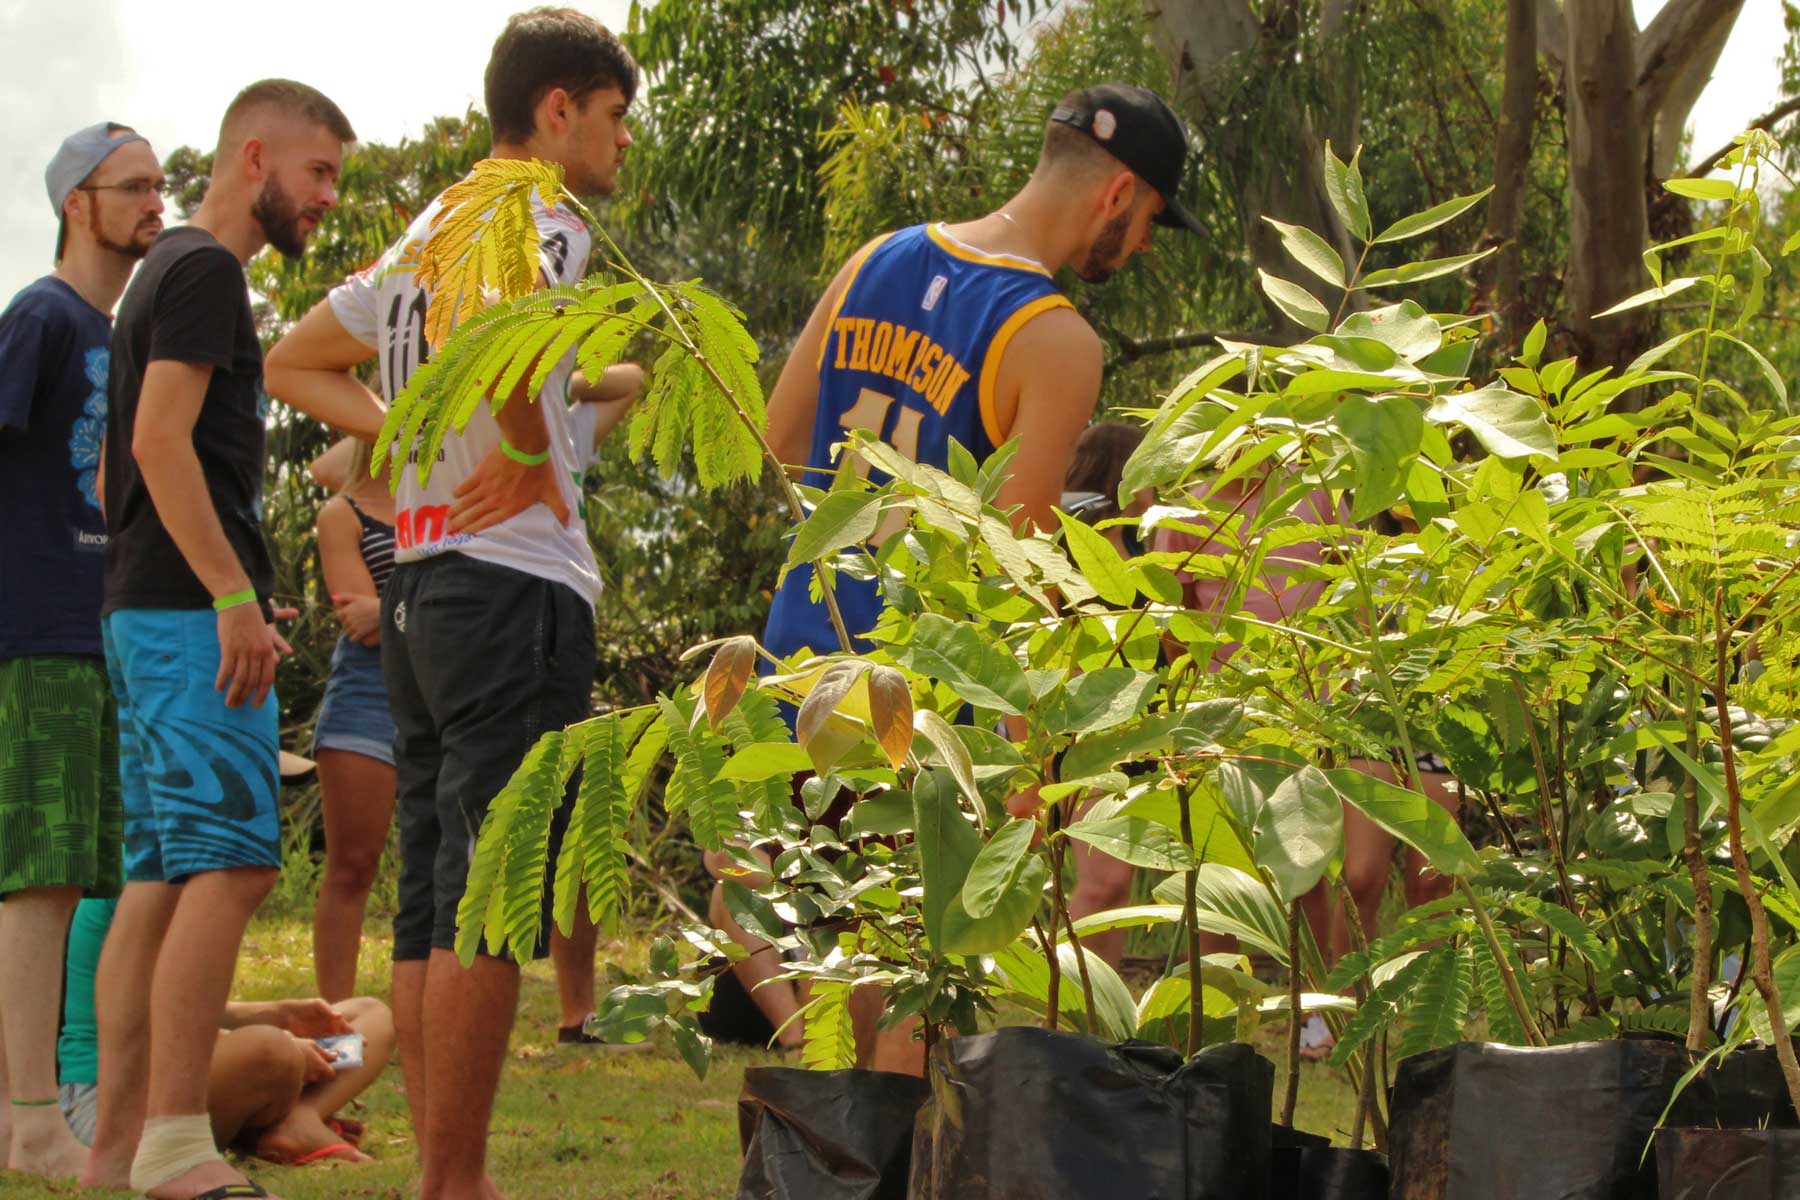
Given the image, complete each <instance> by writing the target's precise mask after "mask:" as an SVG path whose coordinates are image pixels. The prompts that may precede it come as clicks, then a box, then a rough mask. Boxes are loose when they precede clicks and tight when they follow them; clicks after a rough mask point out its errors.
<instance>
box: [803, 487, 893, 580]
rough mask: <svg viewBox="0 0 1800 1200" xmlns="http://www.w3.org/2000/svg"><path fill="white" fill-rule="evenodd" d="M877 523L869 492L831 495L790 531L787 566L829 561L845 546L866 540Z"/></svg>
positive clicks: (874, 502)
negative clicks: (792, 533) (791, 538)
mask: <svg viewBox="0 0 1800 1200" xmlns="http://www.w3.org/2000/svg"><path fill="white" fill-rule="evenodd" d="M880 520H881V501H880V498H879V497H878V496H876V495H875V494H874V493H873V492H848V491H846V492H831V493H829V494H828V495H827V496H826V497H825V499H823V500H821V501H820V502H819V507H818V508H816V509H814V510H813V511H812V513H811V514H810V515H809V516H808V517H807V518H806V520H804V521H802V522H800V524H799V525H798V526H796V527H795V529H794V540H793V542H792V543H791V544H790V545H789V546H788V555H787V567H786V568H784V569H788V568H792V567H794V566H797V565H798V564H800V563H804V562H816V561H818V560H819V559H821V558H829V557H830V556H832V555H834V554H836V553H837V552H838V551H839V550H842V549H843V548H844V547H846V546H854V545H857V544H859V543H862V542H866V541H868V540H869V538H870V537H871V536H873V535H874V533H875V526H876V525H877V524H878V523H879V522H880Z"/></svg>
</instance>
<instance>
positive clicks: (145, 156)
mask: <svg viewBox="0 0 1800 1200" xmlns="http://www.w3.org/2000/svg"><path fill="white" fill-rule="evenodd" d="M44 181H45V184H46V185H47V186H48V188H49V192H50V206H51V209H52V210H53V211H54V212H55V213H56V215H57V218H58V220H59V221H60V227H59V229H58V231H57V237H56V260H55V261H56V269H55V270H54V271H52V272H51V273H50V274H48V275H46V276H44V277H43V278H42V279H39V280H37V281H36V282H35V283H32V284H29V285H28V286H26V287H25V288H24V289H23V290H22V291H20V292H19V294H18V295H17V296H15V297H13V300H12V303H11V304H10V305H8V306H7V308H6V311H5V313H4V314H3V315H0V513H4V519H3V520H0V963H4V964H5V969H4V970H0V1048H3V1049H4V1051H5V1055H4V1060H3V1062H0V1090H4V1091H5V1093H6V1098H7V1101H8V1103H7V1104H6V1105H5V1106H4V1109H3V1111H0V1132H3V1133H5V1134H6V1135H7V1136H6V1139H5V1141H3V1142H0V1145H4V1146H5V1147H6V1148H7V1151H8V1154H7V1158H6V1161H5V1165H6V1166H7V1167H9V1168H11V1169H12V1170H15V1171H26V1172H31V1173H33V1174H39V1175H48V1176H63V1177H69V1176H74V1175H76V1174H77V1173H78V1172H79V1171H80V1170H81V1167H82V1165H83V1163H84V1162H85V1161H86V1158H87V1152H86V1150H85V1149H84V1148H83V1147H82V1145H81V1143H79V1142H78V1141H76V1140H75V1138H74V1136H73V1135H72V1134H71V1133H70V1131H69V1127H68V1124H67V1123H66V1122H65V1121H64V1119H63V1114H62V1110H61V1108H59V1107H58V1105H57V1091H56V1027H57V993H58V988H57V986H56V984H55V982H54V981H55V980H59V979H61V978H62V969H63V968H62V959H63V939H64V937H65V935H66V933H67V931H68V927H69V917H70V914H71V913H73V912H74V909H75V904H76V902H77V901H78V900H80V899H81V897H82V895H83V894H86V895H89V896H97V897H104V896H116V895H118V894H119V888H120V883H121V880H120V872H121V863H122V859H121V821H122V817H121V809H120V800H119V779H118V765H117V755H118V728H117V721H116V713H115V707H114V703H113V696H112V692H111V690H110V689H109V688H108V686H107V678H106V661H105V658H104V656H103V653H102V648H101V639H100V598H101V571H102V567H103V565H104V562H105V558H106V524H105V521H104V520H103V519H102V517H101V512H100V500H99V496H98V495H97V494H96V491H95V483H96V477H97V473H98V469H99V465H100V442H101V435H102V434H103V433H104V432H105V428H106V375H107V361H108V343H109V342H110V340H111V337H112V310H113V305H114V303H115V302H116V301H117V300H118V298H119V295H120V293H121V292H123V291H124V290H125V282H126V280H128V279H129V278H130V277H131V270H132V268H133V267H134V266H135V265H136V264H137V261H138V260H139V259H140V258H142V257H144V254H145V253H146V252H147V251H148V250H149V249H150V243H151V242H153V241H155V240H156V235H157V234H158V233H160V232H161V231H162V209H163V199H162V192H163V172H162V167H161V166H160V165H159V164H158V163H157V160H156V154H155V153H154V152H153V151H152V150H151V149H150V144H149V143H148V142H146V141H145V140H144V139H143V138H142V137H140V136H139V135H138V134H137V133H136V132H134V131H133V130H132V129H130V128H129V127H128V126H125V125H119V124H115V123H113V122H103V123H101V124H98V125H91V126H89V127H88V128H86V129H83V130H81V131H79V132H77V133H73V134H70V135H69V137H68V138H66V139H65V140H64V141H63V143H62V146H61V147H60V148H59V149H58V150H57V152H56V155H55V157H53V158H52V159H51V160H50V166H49V169H48V170H47V171H45V173H44ZM47 981H48V982H49V986H46V982H47Z"/></svg>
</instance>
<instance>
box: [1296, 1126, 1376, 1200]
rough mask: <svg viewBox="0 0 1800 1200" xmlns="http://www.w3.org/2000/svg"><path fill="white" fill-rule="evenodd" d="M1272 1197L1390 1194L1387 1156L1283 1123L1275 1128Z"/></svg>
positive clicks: (1369, 1198) (1363, 1199)
mask: <svg viewBox="0 0 1800 1200" xmlns="http://www.w3.org/2000/svg"><path fill="white" fill-rule="evenodd" d="M1270 1137H1271V1142H1270V1147H1269V1200H1387V1194H1388V1165H1387V1156H1386V1155H1385V1154H1378V1153H1376V1152H1375V1151H1373V1150H1350V1149H1333V1148H1332V1145H1331V1139H1330V1138H1325V1137H1320V1136H1319V1135H1318V1134H1316V1133H1302V1132H1300V1131H1299V1130H1297V1129H1287V1128H1284V1127H1282V1126H1280V1125H1277V1126H1275V1127H1274V1129H1273V1130H1271V1131H1270Z"/></svg>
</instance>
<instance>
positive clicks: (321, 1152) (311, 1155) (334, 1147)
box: [264, 1142, 356, 1195]
mask: <svg viewBox="0 0 1800 1200" xmlns="http://www.w3.org/2000/svg"><path fill="white" fill-rule="evenodd" d="M355 1149H356V1147H355V1146H352V1145H351V1144H350V1143H349V1142H333V1143H332V1144H331V1145H329V1146H320V1147H319V1148H318V1149H317V1150H308V1151H307V1152H306V1153H305V1154H302V1155H301V1156H300V1157H299V1158H296V1159H294V1161H292V1162H290V1163H288V1164H286V1165H287V1166H290V1167H304V1166H305V1165H306V1164H307V1163H315V1162H319V1161H320V1160H321V1159H327V1158H331V1157H332V1156H334V1155H335V1154H337V1152H338V1151H339V1150H350V1151H354V1150H355ZM345 1161H346V1162H347V1161H349V1160H348V1159H346V1160H345ZM267 1194H268V1193H266V1192H265V1193H264V1195H267Z"/></svg>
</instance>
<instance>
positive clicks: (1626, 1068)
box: [1388, 1040, 1712, 1200]
mask: <svg viewBox="0 0 1800 1200" xmlns="http://www.w3.org/2000/svg"><path fill="white" fill-rule="evenodd" d="M1687 1069H1688V1062H1687V1056H1686V1052H1685V1051H1684V1050H1683V1048H1682V1047H1681V1046H1680V1045H1679V1044H1678V1043H1674V1042H1664V1041H1627V1040H1620V1041H1608V1042H1584V1043H1581V1044H1578V1045H1572V1046H1553V1047H1550V1048H1548V1049H1527V1048H1524V1047H1519V1046H1500V1045H1493V1044H1483V1043H1473V1042H1464V1043H1461V1044H1459V1045H1455V1046H1445V1047H1443V1048H1442V1049H1438V1050H1432V1051H1428V1052H1427V1053H1425V1054H1419V1055H1415V1056H1413V1057H1412V1058H1408V1059H1406V1060H1405V1061H1404V1062H1402V1063H1401V1064H1400V1067H1399V1070H1398V1072H1397V1073H1396V1076H1395V1080H1394V1091H1393V1097H1392V1122H1391V1128H1390V1130H1389V1136H1388V1152H1389V1154H1390V1155H1391V1158H1392V1168H1393V1187H1392V1192H1391V1195H1392V1197H1393V1200H1526V1198H1530V1200H1540V1198H1541V1200H1656V1169H1655V1165H1654V1163H1653V1162H1652V1161H1651V1159H1650V1157H1649V1156H1647V1155H1646V1154H1645V1153H1644V1151H1645V1148H1646V1147H1647V1146H1648V1145H1649V1144H1650V1137H1651V1133H1652V1132H1653V1131H1654V1130H1655V1128H1656V1124H1657V1118H1658V1117H1660V1116H1661V1115H1662V1111H1663V1108H1664V1107H1665V1106H1666V1105H1667V1104H1668V1102H1669V1097H1670V1096H1672V1095H1673V1094H1674V1091H1675V1085H1676V1084H1677V1083H1678V1082H1680V1080H1681V1077H1682V1075H1683V1074H1685V1073H1686V1071H1687ZM1709 1092H1710V1089H1709V1088H1708V1087H1707V1086H1706V1084H1705V1081H1704V1080H1695V1081H1694V1082H1693V1083H1692V1084H1689V1085H1688V1087H1687V1089H1686V1090H1685V1091H1683V1093H1682V1095H1681V1099H1680V1100H1679V1101H1678V1102H1677V1103H1676V1105H1675V1107H1674V1109H1673V1110H1671V1112H1670V1114H1669V1124H1671V1125H1684V1124H1686V1125H1691V1124H1698V1123H1700V1122H1701V1121H1702V1120H1704V1119H1705V1118H1706V1117H1707V1115H1708V1114H1709V1113H1710V1111H1711V1107H1712V1098H1711V1096H1710V1094H1709Z"/></svg>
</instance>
